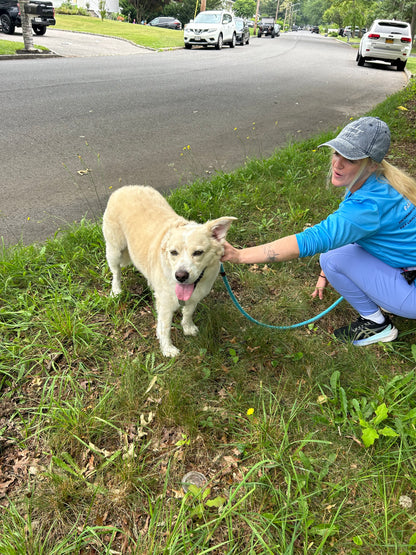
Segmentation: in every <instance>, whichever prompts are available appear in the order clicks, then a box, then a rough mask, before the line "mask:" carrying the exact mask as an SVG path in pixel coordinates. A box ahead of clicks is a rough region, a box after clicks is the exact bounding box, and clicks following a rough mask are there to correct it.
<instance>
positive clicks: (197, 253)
mask: <svg viewBox="0 0 416 555" xmlns="http://www.w3.org/2000/svg"><path fill="white" fill-rule="evenodd" d="M203 254H204V251H194V253H193V255H192V256H202V255H203Z"/></svg>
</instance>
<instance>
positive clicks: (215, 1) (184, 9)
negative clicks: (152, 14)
mask: <svg viewBox="0 0 416 555" xmlns="http://www.w3.org/2000/svg"><path fill="white" fill-rule="evenodd" d="M200 7H201V3H200V2H197V3H195V0H183V2H176V1H173V2H170V3H169V4H167V5H166V6H165V7H164V8H163V15H166V16H170V17H176V18H178V19H179V21H180V22H181V23H182V25H185V24H186V23H189V21H190V20H191V19H194V17H195V16H196V15H197V14H198V13H199V8H200ZM220 7H221V0H207V6H206V9H207V10H216V9H219V8H220ZM156 15H157V14H156Z"/></svg>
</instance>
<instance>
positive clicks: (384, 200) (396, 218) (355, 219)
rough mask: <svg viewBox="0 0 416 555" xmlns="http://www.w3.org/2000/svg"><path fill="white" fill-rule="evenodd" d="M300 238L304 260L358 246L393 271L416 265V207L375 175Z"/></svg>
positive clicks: (301, 255) (300, 235)
mask: <svg viewBox="0 0 416 555" xmlns="http://www.w3.org/2000/svg"><path fill="white" fill-rule="evenodd" d="M296 239H297V242H298V246H299V252H300V257H301V258H302V257H305V256H312V255H313V254H316V253H321V252H327V251H330V250H333V249H336V248H338V247H342V246H344V245H348V244H350V243H357V244H358V245H360V246H361V247H362V248H363V249H365V250H366V251H367V252H369V253H370V254H372V255H373V256H375V257H376V258H378V259H379V260H382V261H383V262H385V263H386V264H389V265H390V266H392V267H393V268H407V267H412V266H416V206H415V205H414V204H412V203H411V202H410V201H409V200H407V199H406V198H404V197H403V196H402V195H401V194H400V193H398V192H397V191H396V190H395V189H394V188H393V187H392V186H391V185H390V184H389V183H388V181H387V180H386V179H385V178H384V177H378V178H377V177H376V175H375V174H372V175H371V176H370V177H369V178H368V179H367V180H366V181H365V183H364V184H363V185H362V186H361V187H360V188H359V189H358V190H357V191H355V192H354V193H348V194H347V195H346V197H345V199H344V200H343V201H342V202H341V204H340V205H339V208H338V209H337V210H336V211H335V212H333V213H332V214H331V215H329V216H328V217H327V218H326V219H325V220H323V221H322V222H320V223H319V224H316V225H314V226H313V227H310V228H307V229H305V230H304V231H302V232H301V233H298V234H296Z"/></svg>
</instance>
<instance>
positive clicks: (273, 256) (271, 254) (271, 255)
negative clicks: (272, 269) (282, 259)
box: [264, 246, 279, 262]
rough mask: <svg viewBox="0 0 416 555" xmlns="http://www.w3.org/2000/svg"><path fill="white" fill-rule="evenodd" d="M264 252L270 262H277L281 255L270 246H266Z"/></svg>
mask: <svg viewBox="0 0 416 555" xmlns="http://www.w3.org/2000/svg"><path fill="white" fill-rule="evenodd" d="M264 252H265V254H266V256H267V260H268V261H269V262H277V260H278V256H279V255H278V253H277V252H276V251H275V250H274V249H272V248H271V247H270V246H265V247H264Z"/></svg>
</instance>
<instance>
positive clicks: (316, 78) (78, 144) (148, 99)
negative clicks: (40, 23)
mask: <svg viewBox="0 0 416 555" xmlns="http://www.w3.org/2000/svg"><path fill="white" fill-rule="evenodd" d="M68 35H69V36H68V38H67V39H65V37H64V38H61V39H59V40H61V47H63V52H62V55H64V56H66V57H63V58H49V59H34V60H8V61H6V60H3V61H0V105H1V106H2V118H1V134H0V146H1V153H2V171H1V177H0V180H1V189H2V201H1V205H0V235H2V236H3V237H4V240H5V243H6V244H14V243H16V242H17V241H19V240H23V242H25V243H31V242H33V241H38V240H42V239H44V238H46V237H48V236H51V235H53V234H54V233H55V232H56V231H57V230H58V229H59V228H61V227H65V226H66V225H67V224H68V223H70V222H73V221H75V220H79V219H80V218H81V217H82V216H84V215H86V216H87V217H89V218H99V217H100V216H101V215H102V212H103V209H104V207H105V202H106V199H107V198H108V195H109V192H110V190H114V189H115V188H117V187H119V186H120V185H126V184H148V185H151V186H154V187H156V188H158V189H159V190H162V191H164V190H167V189H169V188H173V187H177V186H180V185H183V184H186V183H189V182H190V181H191V180H193V179H194V178H195V177H208V176H209V175H212V174H213V173H214V172H216V171H230V170H232V169H234V168H236V167H238V166H241V165H242V164H243V163H244V161H245V160H246V159H247V157H264V156H268V155H270V154H271V153H272V152H273V151H274V149H275V148H279V147H280V146H282V145H284V144H286V143H287V142H288V141H293V140H295V141H296V140H303V139H306V138H308V137H310V136H312V135H314V134H315V133H317V132H318V131H323V130H328V129H334V128H335V127H337V126H338V125H343V124H345V123H346V122H347V121H348V120H349V118H350V117H352V116H355V115H359V114H363V113H365V112H366V111H368V110H369V109H371V108H372V107H373V106H374V105H376V104H377V103H378V102H380V101H382V100H383V99H384V98H386V96H388V95H390V94H392V93H393V92H395V91H397V90H399V89H401V88H402V87H403V86H405V84H406V77H405V74H404V73H403V72H397V71H395V70H392V69H390V68H389V67H384V68H383V67H379V66H377V67H364V68H359V67H358V66H357V65H356V63H355V51H354V50H352V49H351V48H350V47H349V46H347V45H345V44H342V43H339V42H337V41H335V40H333V39H328V38H325V37H322V36H318V35H315V34H314V35H312V34H311V33H306V32H304V33H302V32H301V33H299V32H298V33H287V34H284V35H282V36H281V37H279V38H276V39H270V38H269V37H263V38H261V39H257V38H253V39H252V40H251V42H250V45H249V46H245V47H237V48H235V49H230V48H227V47H226V48H224V49H223V50H221V51H216V50H213V49H207V50H204V49H192V50H191V51H188V50H184V49H178V50H174V51H168V52H151V51H148V50H144V49H137V47H132V48H133V51H134V54H125V53H122V54H119V55H118V54H117V51H116V50H115V51H111V55H109V52H110V46H109V42H108V40H109V39H105V40H104V41H103V42H102V43H101V45H102V54H103V55H102V56H98V55H97V49H94V52H93V51H92V47H91V43H89V44H88V45H86V46H85V48H84V50H82V45H81V46H80V45H79V41H81V42H82V40H83V37H88V36H87V35H79V36H76V37H74V33H69V34H68ZM54 36H55V33H54V32H53V31H52V30H51V29H48V31H47V34H46V35H45V36H44V37H42V41H45V44H46V45H48V40H49V41H50V42H52V41H51V39H53V38H54ZM86 40H89V41H91V37H88V39H87V38H86ZM36 41H37V42H38V43H39V42H40V41H39V40H38V37H36ZM73 41H76V42H77V43H78V44H77V46H76V48H77V49H78V54H76V56H77V57H74V56H75V54H74V52H75V45H74V44H73ZM93 41H94V42H95V44H96V45H97V44H99V43H100V38H99V37H93ZM114 42H115V43H121V42H122V41H119V40H113V41H112V43H114ZM64 43H65V44H64ZM123 46H124V45H123ZM129 46H131V45H129ZM49 47H51V46H49ZM54 48H55V51H56V48H57V47H56V46H54ZM54 48H52V49H54ZM97 48H98V50H99V47H97ZM114 48H116V46H114ZM79 49H81V50H79ZM81 51H82V53H81ZM79 56H82V57H79ZM6 107H7V109H5V108H6Z"/></svg>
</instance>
